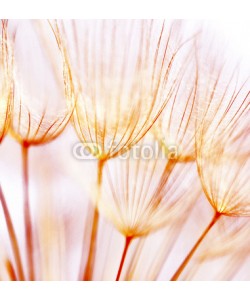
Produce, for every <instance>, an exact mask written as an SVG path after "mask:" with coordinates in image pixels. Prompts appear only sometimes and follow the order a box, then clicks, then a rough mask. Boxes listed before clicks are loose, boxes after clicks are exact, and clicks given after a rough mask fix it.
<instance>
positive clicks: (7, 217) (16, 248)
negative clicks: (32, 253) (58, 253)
mask: <svg viewBox="0 0 250 300" xmlns="http://www.w3.org/2000/svg"><path fill="white" fill-rule="evenodd" d="M0 201H1V204H2V208H3V212H4V217H5V222H6V225H7V229H8V233H9V238H10V242H11V247H12V251H13V254H14V259H15V263H16V267H17V273H18V277H19V280H21V281H23V280H25V279H24V272H23V265H22V260H21V255H20V250H19V245H18V241H17V237H16V232H15V229H14V226H13V223H12V219H11V216H10V212H9V209H8V206H7V203H6V201H5V197H4V194H3V191H2V188H1V185H0Z"/></svg>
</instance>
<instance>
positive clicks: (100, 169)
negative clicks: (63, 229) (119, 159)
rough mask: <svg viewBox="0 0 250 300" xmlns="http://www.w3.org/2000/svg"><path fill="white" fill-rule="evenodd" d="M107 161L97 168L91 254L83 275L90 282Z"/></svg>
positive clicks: (99, 161)
mask: <svg viewBox="0 0 250 300" xmlns="http://www.w3.org/2000/svg"><path fill="white" fill-rule="evenodd" d="M104 163H105V161H104V160H98V168H97V199H96V203H95V207H94V214H93V221H92V227H91V235H90V243H89V252H88V253H89V254H88V260H87V264H86V267H85V272H84V274H83V278H82V279H83V280H86V281H89V280H92V278H93V271H94V263H95V256H96V240H97V233H98V225H99V212H98V202H99V199H100V193H101V185H102V174H103V166H104Z"/></svg>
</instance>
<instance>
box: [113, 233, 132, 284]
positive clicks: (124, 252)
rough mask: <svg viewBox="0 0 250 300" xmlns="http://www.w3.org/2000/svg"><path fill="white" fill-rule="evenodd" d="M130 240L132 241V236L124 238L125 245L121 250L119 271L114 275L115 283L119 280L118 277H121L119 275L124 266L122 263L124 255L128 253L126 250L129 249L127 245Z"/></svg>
mask: <svg viewBox="0 0 250 300" xmlns="http://www.w3.org/2000/svg"><path fill="white" fill-rule="evenodd" d="M132 239H133V237H132V236H126V239H125V245H124V249H123V253H122V258H121V261H120V265H119V269H118V272H117V275H116V281H119V280H120V276H121V273H122V268H123V265H124V262H125V259H126V255H127V253H128V248H129V245H130V243H131V241H132Z"/></svg>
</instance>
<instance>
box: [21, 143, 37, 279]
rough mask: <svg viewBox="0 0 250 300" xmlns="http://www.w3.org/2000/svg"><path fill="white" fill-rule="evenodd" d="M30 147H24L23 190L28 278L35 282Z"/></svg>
mask: <svg viewBox="0 0 250 300" xmlns="http://www.w3.org/2000/svg"><path fill="white" fill-rule="evenodd" d="M28 150H29V147H28V146H26V145H23V146H22V160H23V188H24V225H25V238H26V255H27V263H28V278H29V280H30V281H33V280H35V274H34V261H33V234H32V222H31V213H30V201H29V164H28V154H29V152H28Z"/></svg>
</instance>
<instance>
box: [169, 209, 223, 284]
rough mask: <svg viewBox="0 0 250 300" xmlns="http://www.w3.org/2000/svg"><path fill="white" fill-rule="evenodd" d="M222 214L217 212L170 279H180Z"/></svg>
mask: <svg viewBox="0 0 250 300" xmlns="http://www.w3.org/2000/svg"><path fill="white" fill-rule="evenodd" d="M220 216H221V214H220V213H218V212H216V213H215V215H214V217H213V219H212V220H211V222H210V223H209V224H208V226H207V228H206V229H205V230H204V232H203V233H202V235H201V236H200V238H199V239H198V241H197V242H196V243H195V245H194V246H193V248H192V249H191V250H190V252H189V253H188V255H187V256H186V258H185V259H184V261H183V262H182V264H181V265H180V266H179V268H178V269H177V271H176V272H175V273H174V275H173V276H172V278H171V279H170V280H171V281H176V280H178V278H179V277H180V275H181V273H182V272H183V270H184V269H185V267H186V266H187V264H188V263H189V261H190V259H191V258H192V256H193V255H194V253H195V251H196V250H197V248H198V247H199V245H200V244H201V242H202V241H203V240H204V238H205V237H206V235H207V234H208V232H209V231H210V230H211V228H212V227H213V226H214V224H216V222H217V221H218V220H219V218H220Z"/></svg>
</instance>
